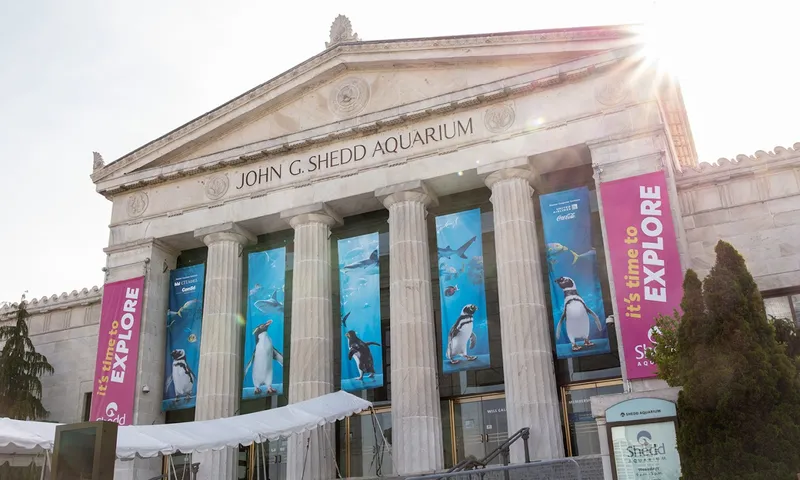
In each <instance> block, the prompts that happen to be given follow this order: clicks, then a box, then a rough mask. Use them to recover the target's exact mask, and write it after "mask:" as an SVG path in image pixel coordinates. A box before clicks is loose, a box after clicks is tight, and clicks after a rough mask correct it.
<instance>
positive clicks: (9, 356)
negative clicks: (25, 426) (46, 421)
mask: <svg viewBox="0 0 800 480" xmlns="http://www.w3.org/2000/svg"><path fill="white" fill-rule="evenodd" d="M12 315H13V319H12V322H11V323H9V324H7V325H2V326H0V343H2V342H5V343H4V344H3V348H2V350H0V417H10V418H14V419H17V420H38V419H43V418H46V417H47V415H48V412H47V410H45V408H44V406H43V405H42V382H41V380H40V377H41V376H42V375H45V374H52V373H53V367H52V366H51V365H50V364H49V363H48V362H47V358H46V357H45V356H44V355H42V354H40V353H37V352H36V349H35V348H34V346H33V342H31V339H30V337H29V336H28V318H29V317H30V314H29V313H28V310H27V307H26V304H25V300H24V297H23V300H22V301H21V302H20V303H19V305H18V306H17V309H16V311H15V312H14V313H13V314H12Z"/></svg>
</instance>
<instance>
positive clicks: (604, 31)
mask: <svg viewBox="0 0 800 480" xmlns="http://www.w3.org/2000/svg"><path fill="white" fill-rule="evenodd" d="M636 41H637V40H636V38H635V36H634V35H633V33H632V31H631V30H630V29H629V28H628V27H597V28H578V29H564V30H552V31H541V32H517V33H509V34H493V35H474V36H464V37H443V38H429V39H418V40H395V41H386V42H352V43H345V44H339V45H336V46H333V47H331V48H329V49H327V50H326V51H324V52H323V53H321V54H320V55H318V56H316V57H313V58H311V59H309V60H307V61H306V62H304V63H302V64H300V65H298V66H296V67H294V68H293V69H291V70H289V71H287V72H285V73H283V74H281V75H279V76H278V77H275V78H274V79H272V80H270V81H268V82H266V83H264V84H262V85H260V86H258V87H256V88H254V89H252V90H250V91H249V92H246V93H245V94H243V95H241V96H240V97H237V98H236V99H234V100H232V101H230V102H228V103H226V104H225V105H222V106H220V107H218V108H217V109H215V110H213V111H211V112H208V113H207V114H205V115H203V116H201V117H199V118H197V119H195V120H193V121H191V122H189V123H187V124H186V125H184V126H182V127H180V128H178V129H176V130H174V131H172V132H170V133H168V134H166V135H164V136H163V137H161V138H158V139H156V140H154V141H153V142H150V143H149V144H147V145H144V146H143V147H141V148H139V149H137V150H135V151H134V152H131V153H130V154H128V155H125V156H124V157H122V158H120V159H118V160H116V161H114V162H112V163H110V164H109V165H106V166H104V167H101V168H98V169H97V170H95V172H94V174H93V175H92V178H93V180H94V181H95V183H96V184H97V185H98V190H102V189H103V187H105V186H110V185H112V184H123V183H124V182H125V181H126V179H127V178H128V177H131V178H133V177H137V176H140V175H139V174H140V173H141V172H144V171H150V170H154V169H160V168H163V167H165V166H172V165H176V164H182V163H186V164H187V166H188V165H189V164H192V165H196V164H197V163H198V161H199V160H200V161H201V160H202V159H204V158H211V157H220V158H221V157H229V156H239V155H246V154H249V153H251V152H249V151H247V150H248V148H247V147H248V146H251V145H252V146H253V149H252V151H256V152H257V151H258V148H260V146H259V145H260V144H263V143H264V142H267V141H270V140H274V141H275V142H274V143H276V144H277V145H281V144H287V145H290V144H292V143H293V142H297V141H299V140H303V139H308V138H314V137H320V136H323V135H326V134H329V133H330V132H332V131H338V130H342V129H357V128H358V127H359V125H362V124H367V123H374V122H376V121H377V122H380V121H381V120H382V119H388V118H392V117H397V116H398V115H402V114H404V113H407V112H413V111H418V110H420V109H425V108H430V107H431V106H433V105H441V104H443V103H444V104H446V103H447V102H454V101H458V100H459V99H460V98H461V97H463V96H465V95H474V92H480V91H481V89H482V88H483V87H485V86H490V85H496V84H497V83H498V82H500V81H503V80H506V79H509V80H513V79H514V78H515V77H521V76H524V75H526V74H529V73H531V72H536V71H539V70H544V69H548V68H552V67H553V66H557V65H564V64H569V63H570V62H575V61H576V60H578V59H581V58H585V57H590V56H593V55H598V54H600V53H602V52H608V51H611V50H617V49H621V48H625V47H630V46H631V45H632V44H635V43H636ZM171 170H173V169H171ZM101 185H102V186H103V187H101Z"/></svg>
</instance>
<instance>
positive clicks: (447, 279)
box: [436, 208, 491, 373]
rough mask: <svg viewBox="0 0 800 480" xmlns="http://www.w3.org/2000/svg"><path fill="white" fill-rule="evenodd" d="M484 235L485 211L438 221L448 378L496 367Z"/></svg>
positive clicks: (453, 215)
mask: <svg viewBox="0 0 800 480" xmlns="http://www.w3.org/2000/svg"><path fill="white" fill-rule="evenodd" d="M481 232H482V230H481V212H480V209H477V208H476V209H474V210H467V211H464V212H458V213H453V214H450V215H443V216H439V217H436V244H437V247H438V248H437V250H438V253H439V259H438V260H439V302H440V305H441V308H442V315H441V318H442V320H441V321H442V327H441V331H442V352H443V357H444V358H443V367H442V368H443V371H444V373H454V372H460V371H464V370H478V369H482V368H488V367H489V366H490V365H491V358H490V356H489V325H488V321H487V316H486V285H485V279H484V272H483V245H482V243H481V240H480V239H481ZM453 246H455V247H456V248H452V247H453Z"/></svg>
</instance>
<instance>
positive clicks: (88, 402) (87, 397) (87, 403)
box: [81, 392, 92, 422]
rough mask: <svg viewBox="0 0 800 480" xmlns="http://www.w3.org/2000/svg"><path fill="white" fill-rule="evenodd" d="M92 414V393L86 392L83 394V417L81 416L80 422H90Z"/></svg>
mask: <svg viewBox="0 0 800 480" xmlns="http://www.w3.org/2000/svg"><path fill="white" fill-rule="evenodd" d="M91 414H92V392H86V393H84V394H83V415H82V416H81V420H82V421H84V422H88V421H90V420H89V419H90V417H91Z"/></svg>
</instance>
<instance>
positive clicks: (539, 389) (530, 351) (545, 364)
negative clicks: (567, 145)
mask: <svg viewBox="0 0 800 480" xmlns="http://www.w3.org/2000/svg"><path fill="white" fill-rule="evenodd" d="M478 174H479V175H487V176H486V180H485V181H486V185H487V186H488V187H489V188H490V189H491V190H492V196H491V202H492V206H493V209H494V237H495V245H496V247H495V248H496V249H497V290H498V295H499V300H500V331H501V335H502V345H503V371H504V377H505V384H506V411H507V415H508V432H509V434H512V433H514V432H516V431H517V430H519V429H520V428H523V427H529V428H530V429H531V437H530V442H531V443H530V451H531V458H532V459H541V460H545V459H552V458H561V457H563V456H564V444H563V440H562V430H561V415H560V408H559V400H558V393H557V389H556V378H555V368H554V365H553V342H552V339H551V338H550V337H551V335H550V318H549V316H548V314H547V312H548V308H547V306H546V305H545V296H544V289H543V285H542V283H543V282H542V278H543V277H542V265H541V264H540V261H539V241H538V239H537V237H536V218H535V215H534V208H533V201H532V199H531V197H532V195H533V187H531V184H530V182H531V179H532V171H531V169H530V166H529V164H528V161H527V159H526V158H520V159H516V160H511V161H507V162H500V163H499V164H493V165H488V166H487V167H483V168H480V169H478ZM511 461H512V463H522V462H524V453H523V446H522V444H521V443H520V442H516V443H515V444H514V446H512V448H511Z"/></svg>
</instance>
